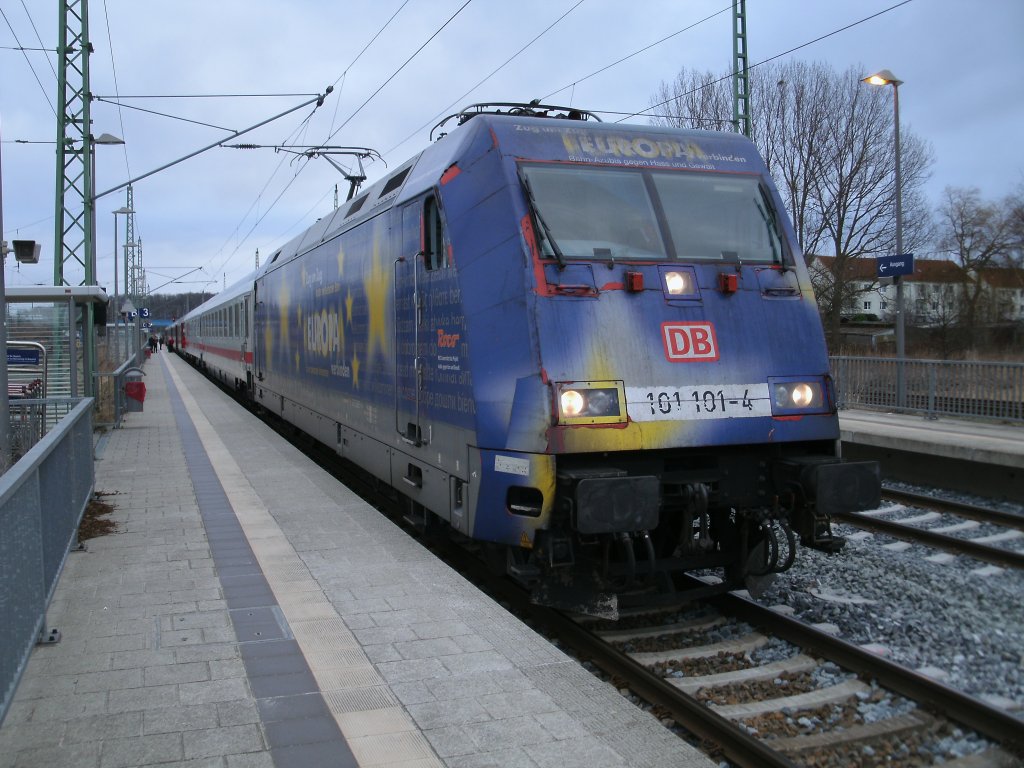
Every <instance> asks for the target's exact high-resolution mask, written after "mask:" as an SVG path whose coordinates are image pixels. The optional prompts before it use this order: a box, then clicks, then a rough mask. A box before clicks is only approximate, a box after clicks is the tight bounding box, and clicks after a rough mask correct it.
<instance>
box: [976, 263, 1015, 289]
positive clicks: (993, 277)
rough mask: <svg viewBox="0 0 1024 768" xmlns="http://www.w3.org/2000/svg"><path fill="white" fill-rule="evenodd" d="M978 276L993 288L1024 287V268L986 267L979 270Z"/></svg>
mask: <svg viewBox="0 0 1024 768" xmlns="http://www.w3.org/2000/svg"><path fill="white" fill-rule="evenodd" d="M978 277H979V278H981V280H983V281H984V282H985V283H986V284H987V285H989V286H990V287H992V288H1011V289H1012V288H1017V289H1024V269H1014V268H1013V267H986V268H985V269H979V270H978Z"/></svg>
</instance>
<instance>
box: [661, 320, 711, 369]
mask: <svg viewBox="0 0 1024 768" xmlns="http://www.w3.org/2000/svg"><path fill="white" fill-rule="evenodd" d="M661 343H662V344H664V345H665V357H666V358H668V361H669V362H670V363H692V362H697V361H708V360H717V359H718V341H717V340H716V339H715V326H713V325H712V324H711V323H662V324H661Z"/></svg>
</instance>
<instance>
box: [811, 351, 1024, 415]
mask: <svg viewBox="0 0 1024 768" xmlns="http://www.w3.org/2000/svg"><path fill="white" fill-rule="evenodd" d="M831 364H832V375H833V376H834V377H835V380H836V385H837V389H838V394H839V407H840V408H876V409H882V410H888V411H895V410H899V411H903V412H907V413H920V414H922V415H924V416H928V417H937V416H960V417H976V418H983V419H998V420H1004V421H1019V422H1024V363H1008V362H1006V363H1004V362H976V361H951V360H911V359H904V360H903V361H902V367H903V372H904V381H905V392H904V395H903V403H902V407H901V406H900V404H899V402H898V398H897V396H898V393H897V388H896V379H897V376H896V373H897V370H898V367H899V366H900V365H901V361H899V360H897V359H895V358H880V357H832V358H831Z"/></svg>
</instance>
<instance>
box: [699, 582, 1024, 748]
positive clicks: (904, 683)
mask: <svg viewBox="0 0 1024 768" xmlns="http://www.w3.org/2000/svg"><path fill="white" fill-rule="evenodd" d="M708 602H711V603H713V604H714V605H716V606H717V607H718V608H719V609H720V610H722V611H723V612H726V613H728V614H729V615H732V616H738V617H739V618H742V619H743V620H744V621H747V622H749V623H750V624H753V625H755V626H760V627H763V628H765V629H767V630H768V631H769V632H771V633H772V634H775V635H778V636H779V637H782V638H783V639H785V640H788V641H789V642H791V643H793V644H794V645H798V646H800V647H801V648H806V649H807V650H809V651H811V652H813V653H817V654H819V655H820V656H822V657H824V658H826V659H830V660H832V661H834V662H835V663H837V664H839V665H840V666H842V667H844V668H846V669H849V670H851V671H853V672H856V673H857V674H859V675H862V676H864V677H866V678H874V679H875V680H877V681H878V683H879V684H880V685H882V686H883V687H885V688H888V689H890V690H892V691H895V692H896V693H899V694H901V695H903V696H906V697H907V698H910V699H913V700H914V701H916V702H918V703H920V704H923V705H925V706H927V707H929V708H930V709H932V710H934V711H936V712H938V713H940V714H942V715H944V716H945V717H948V718H949V719H951V720H954V721H956V722H958V723H961V724H963V725H966V726H968V727H970V728H972V729H974V730H975V731H977V732H978V733H980V734H982V735H983V736H986V737H988V738H990V739H992V740H993V741H996V742H999V743H1000V744H1002V745H1003V746H1006V747H1013V748H1015V749H1017V750H1020V749H1024V720H1021V719H1020V718H1018V717H1015V716H1013V715H1011V714H1009V713H1008V712H1005V711H1004V710H1002V709H998V708H996V707H993V706H990V705H988V704H986V703H985V702H984V701H982V700H981V699H977V698H975V697H973V696H970V695H968V694H966V693H963V692H962V691H958V690H956V689H955V688H951V687H950V686H948V685H945V684H944V683H940V682H938V681H937V680H933V679H932V678H930V677H927V676H925V675H922V674H920V673H918V672H915V671H913V670H911V669H907V668H906V667H903V666H900V665H899V664H896V663H895V662H892V661H889V660H888V659H886V658H883V657H882V656H879V655H878V654H876V653H872V652H871V651H866V650H864V649H863V648H861V647H860V646H858V645H854V644H853V643H849V642H847V641H845V640H840V639H839V638H836V637H833V636H832V635H829V634H827V633H825V632H822V631H820V630H817V629H814V628H813V627H811V626H809V625H807V624H805V623H803V622H802V621H799V620H796V619H791V618H788V617H786V616H784V615H782V614H779V613H776V612H775V611H772V610H771V609H769V608H765V607H763V606H760V605H758V604H757V603H755V602H753V601H752V600H749V599H747V598H744V597H740V596H739V595H736V594H734V593H729V594H725V595H720V596H718V597H714V598H710V599H709V600H708Z"/></svg>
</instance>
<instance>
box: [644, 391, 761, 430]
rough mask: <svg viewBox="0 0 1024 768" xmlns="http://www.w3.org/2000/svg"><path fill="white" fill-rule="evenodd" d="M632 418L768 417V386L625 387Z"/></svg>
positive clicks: (651, 419) (676, 419) (669, 419)
mask: <svg viewBox="0 0 1024 768" xmlns="http://www.w3.org/2000/svg"><path fill="white" fill-rule="evenodd" d="M626 402H627V411H628V413H629V418H630V419H631V420H633V421H690V420H692V419H745V418H750V417H753V416H771V415H772V403H771V399H770V398H769V395H768V385H767V384H766V383H763V382H762V383H760V384H700V385H696V386H692V385H691V386H688V387H626Z"/></svg>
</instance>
